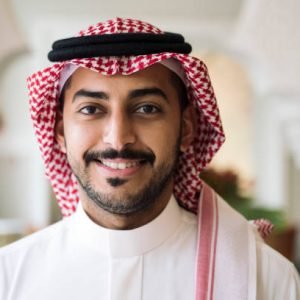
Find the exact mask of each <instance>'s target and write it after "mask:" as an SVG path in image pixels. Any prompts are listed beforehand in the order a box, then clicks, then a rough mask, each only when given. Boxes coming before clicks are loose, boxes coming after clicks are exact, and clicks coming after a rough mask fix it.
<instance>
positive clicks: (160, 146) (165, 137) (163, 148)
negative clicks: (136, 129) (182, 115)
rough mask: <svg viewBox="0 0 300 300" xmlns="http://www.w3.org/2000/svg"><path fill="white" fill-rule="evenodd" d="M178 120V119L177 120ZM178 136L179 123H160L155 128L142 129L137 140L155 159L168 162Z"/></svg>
mask: <svg viewBox="0 0 300 300" xmlns="http://www.w3.org/2000/svg"><path fill="white" fill-rule="evenodd" d="M178 120H179V119H178ZM179 135H180V123H179V121H176V122H174V121H171V120H170V121H169V122H162V123H161V124H157V125H156V126H152V127H151V126H148V127H146V128H144V131H143V133H141V132H140V134H139V139H140V141H141V142H142V144H143V145H145V146H147V147H148V148H150V149H151V150H152V151H153V152H154V154H155V155H156V157H157V159H159V160H169V159H170V158H171V157H172V156H173V155H174V147H175V145H176V143H177V141H178V137H179Z"/></svg>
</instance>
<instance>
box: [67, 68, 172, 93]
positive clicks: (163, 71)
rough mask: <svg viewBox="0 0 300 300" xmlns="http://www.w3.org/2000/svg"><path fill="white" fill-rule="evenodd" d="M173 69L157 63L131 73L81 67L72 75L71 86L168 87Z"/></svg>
mask: <svg viewBox="0 0 300 300" xmlns="http://www.w3.org/2000/svg"><path fill="white" fill-rule="evenodd" d="M171 78H172V71H170V70H169V69H168V68H166V67H164V66H163V65H161V64H159V63H157V64H154V65H152V66H150V67H148V68H145V69H143V70H141V71H138V72H135V73H132V74H130V75H122V74H119V73H117V74H115V75H110V76H107V75H103V74H101V73H98V72H95V71H92V70H90V69H87V68H83V67H79V68H78V69H77V70H76V71H75V72H74V73H73V75H72V77H71V87H72V88H76V87H78V88H79V87H88V86H90V87H92V86H94V85H104V86H107V85H114V86H118V87H122V86H123V84H124V87H130V86H132V85H133V86H137V87H138V86H143V85H146V86H151V85H153V86H159V87H162V88H163V87H165V88H167V87H168V86H170V81H171Z"/></svg>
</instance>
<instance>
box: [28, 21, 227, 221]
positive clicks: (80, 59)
mask: <svg viewBox="0 0 300 300" xmlns="http://www.w3.org/2000/svg"><path fill="white" fill-rule="evenodd" d="M189 51H190V46H189V45H188V44H186V43H185V42H184V39H183V37H182V36H180V35H177V34H169V33H164V32H162V31H161V30H159V29H158V28H156V27H154V26H152V25H150V24H148V23H145V22H141V21H137V20H131V19H121V18H117V19H115V20H109V21H107V22H103V23H98V24H96V25H95V26H90V27H89V28H88V29H87V30H86V31H81V32H80V34H79V37H75V38H71V39H67V40H62V41H58V42H56V43H55V44H54V45H53V51H51V53H50V54H51V55H50V54H49V57H50V58H51V60H53V61H58V63H56V64H54V65H52V66H51V67H50V68H47V69H45V70H43V71H41V72H37V73H35V74H34V75H32V76H31V77H30V78H29V79H28V86H29V89H30V103H31V115H32V119H33V122H34V126H35V129H36V134H37V137H38V141H39V143H40V148H41V150H42V154H43V158H44V161H45V166H46V174H47V176H48V177H49V178H50V180H51V183H52V185H53V188H54V192H55V193H56V195H57V198H58V202H59V205H60V207H61V209H62V212H63V214H64V215H69V214H71V213H72V212H73V211H74V210H75V208H76V203H77V201H78V199H79V192H80V191H81V190H82V188H81V187H80V185H78V181H77V179H76V178H75V176H74V174H73V172H72V169H71V167H72V168H73V170H74V173H75V174H76V176H77V177H78V179H79V181H81V185H82V186H87V187H86V190H87V191H88V192H90V195H92V194H95V193H94V192H97V193H98V192H99V188H98V187H99V186H98V184H100V183H99V182H97V183H95V182H94V181H93V180H94V179H93V178H94V177H95V176H94V175H93V176H91V174H96V172H97V171H96V170H98V169H97V167H96V165H97V163H96V161H97V160H99V159H100V160H101V155H104V153H106V152H103V151H104V150H108V149H111V150H113V151H117V152H114V154H112V152H110V154H109V155H111V157H110V158H109V157H108V156H107V157H105V159H106V160H109V159H112V155H114V156H118V155H120V151H121V154H122V155H123V156H124V155H125V156H127V157H123V158H121V159H128V158H132V157H128V156H132V154H133V152H132V151H134V152H135V155H136V154H137V151H138V152H139V154H141V153H140V151H142V154H141V155H145V154H146V153H147V155H146V156H147V159H148V160H147V159H145V158H144V157H143V158H137V157H134V158H133V159H136V160H137V161H138V163H137V164H136V165H132V166H131V168H132V169H134V168H138V166H139V167H140V169H139V170H140V171H141V173H140V175H141V177H143V178H138V177H139V176H137V177H135V179H134V180H128V179H127V178H125V179H124V178H121V177H122V176H121V175H120V174H121V171H116V172H119V173H116V174H117V175H118V176H112V174H108V176H106V177H109V178H110V179H108V178H106V179H105V180H104V179H103V177H101V180H100V182H101V184H102V186H103V187H104V186H105V187H107V189H108V190H109V191H112V190H113V191H114V193H115V194H114V195H116V196H117V197H119V199H120V197H121V196H120V195H121V194H118V192H119V191H124V192H127V193H128V194H130V193H131V191H132V190H131V189H128V190H126V188H125V187H126V186H128V187H129V186H130V184H131V182H132V183H133V182H135V185H136V186H138V188H139V191H141V190H142V188H144V187H145V186H146V182H149V180H150V178H151V179H154V178H159V180H157V182H165V183H164V184H163V185H162V186H163V187H166V186H167V187H169V188H171V186H172V183H171V182H172V176H171V175H170V174H172V172H173V170H174V166H176V168H175V175H174V179H173V180H174V185H173V192H174V195H175V197H176V198H177V200H178V201H179V202H180V204H181V205H182V206H184V207H186V208H187V209H190V210H192V211H195V212H196V211H197V206H198V196H199V192H200V190H201V180H200V179H199V173H200V171H201V170H202V169H203V168H204V167H205V166H206V164H207V163H208V162H209V161H210V160H211V158H212V157H213V155H214V153H215V152H216V151H217V150H218V149H219V148H220V146H221V144H222V143H223V141H224V134H223V131H222V126H221V122H220V118H219V115H218V109H217V104H216V101H215V97H214V93H213V89H212V87H211V83H210V79H209V76H208V73H207V70H206V67H205V65H204V64H203V62H201V61H200V60H198V59H197V58H194V57H192V56H189V55H188V54H187V53H188V52H189ZM169 59H171V60H173V61H175V62H176V63H177V64H178V65H179V66H180V69H181V76H180V77H181V78H182V79H183V81H184V82H185V86H186V90H187V98H188V99H189V103H190V106H191V107H192V108H193V110H194V118H193V117H189V118H188V119H189V121H192V119H193V120H195V128H194V129H195V130H194V137H193V138H192V139H191V140H190V141H189V143H187V144H182V141H183V140H184V137H185V134H184V128H185V122H184V120H185V119H184V116H185V115H187V114H189V115H190V116H191V115H192V113H191V109H187V110H184V109H183V108H180V105H179V103H180V102H179V100H178V94H179V92H180V91H179V90H177V89H176V87H178V86H179V85H178V84H176V83H175V84H174V78H176V79H175V81H176V80H178V79H177V77H174V76H176V75H174V74H173V73H172V71H170V70H168V69H167V68H165V67H164V66H162V65H161V64H163V63H164V62H165V61H167V60H169ZM68 65H74V66H76V68H78V67H82V68H84V69H85V70H83V69H82V68H81V69H80V68H79V69H78V70H77V71H76V72H75V73H74V74H73V76H72V79H71V82H70V86H69V88H67V89H66V91H65V102H64V111H63V114H62V116H63V118H62V119H61V120H62V122H60V118H59V117H57V111H58V110H57V106H58V99H59V94H60V89H61V87H60V86H59V83H60V80H61V77H62V74H63V72H64V70H65V68H66V67H67V66H68ZM153 70H154V71H153ZM87 71H90V72H89V75H88V76H90V74H93V75H91V76H94V77H95V81H97V82H98V84H99V86H101V85H102V84H104V82H105V84H107V85H108V86H109V88H108V89H107V90H106V91H105V92H106V93H107V94H108V95H104V94H102V96H109V98H110V100H107V99H105V100H104V99H103V100H101V101H102V102H101V103H104V104H103V105H105V106H103V107H102V106H101V108H105V109H107V110H108V111H109V112H112V111H113V114H114V118H110V119H109V118H108V119H105V120H106V121H107V122H106V123H105V125H103V126H100V127H99V129H98V130H99V131H95V130H94V129H93V130H90V129H89V130H88V128H90V127H86V130H85V131H84V135H83V134H79V133H78V132H79V131H76V130H75V129H74V130H73V129H70V128H71V127H70V124H71V122H72V121H74V120H75V116H76V117H77V118H78V120H82V119H81V118H82V117H83V118H87V119H88V118H90V117H91V112H92V115H94V110H95V108H91V107H87V108H84V109H83V110H81V111H80V112H77V113H74V114H73V115H70V112H72V110H71V109H72V108H73V107H74V105H76V104H78V103H79V102H80V101H83V100H82V99H83V98H84V97H82V95H81V96H80V97H79V96H78V97H75V98H76V99H75V100H73V101H72V98H74V96H75V94H76V90H75V87H76V88H77V89H82V88H90V89H94V88H95V87H94V86H88V84H87V86H86V87H83V86H80V84H81V83H82V82H84V78H87V74H85V76H83V73H84V72H87ZM151 72H153V73H151ZM150 73H151V76H150ZM79 76H81V80H80V81H78V80H77V79H78V78H79ZM141 78H142V79H143V80H142V81H144V82H146V81H147V80H148V81H149V82H152V84H154V85H157V87H158V89H160V90H161V91H163V93H165V94H166V95H167V97H164V96H162V95H163V94H162V93H160V92H158V91H157V89H156V87H155V89H156V91H155V90H152V92H154V94H155V97H154V98H155V99H159V100H160V102H161V103H162V107H163V108H166V107H167V103H168V102H167V101H166V99H165V98H167V99H169V97H170V95H171V94H174V95H175V96H174V97H173V96H172V97H171V98H172V99H173V100H174V99H175V98H176V101H175V103H174V105H172V110H168V113H167V114H164V113H159V112H158V110H156V109H155V105H153V106H154V107H152V106H143V107H136V109H135V108H134V107H133V106H130V105H129V103H134V102H138V101H137V99H136V98H135V97H133V100H134V101H129V100H128V99H130V98H132V95H133V96H134V93H133V94H130V93H131V92H132V91H134V90H136V89H137V88H139V87H138V84H137V82H142V81H141ZM146 78H147V80H146ZM166 78H167V79H168V80H167V79H166ZM90 79H91V78H90ZM179 80H180V79H179ZM100 81H101V84H100ZM79 82H81V83H80V84H79ZM89 82H91V80H89ZM117 82H118V84H117ZM123 82H126V85H125V84H123ZM133 82H135V83H134V84H133ZM75 83H76V84H75ZM136 84H137V86H136ZM97 86H98V85H97ZM121 87H124V88H121ZM98 89H99V88H98ZM98 89H96V91H98ZM180 90H181V91H184V90H185V89H182V88H180ZM100 91H101V92H102V90H100ZM146 94H147V93H146ZM159 94H160V95H159ZM184 94H185V93H184ZM90 95H91V94H90ZM85 96H86V95H85ZM98 96H99V95H98ZM102 96H101V97H102ZM130 96H131V97H130ZM148 96H149V95H148ZM89 98H92V99H93V101H94V100H95V99H94V97H89ZM84 99H86V97H85V98H84ZM115 99H119V102H114V100H115ZM151 99H152V98H151ZM164 99H165V100H164ZM78 100H80V101H78ZM126 100H128V101H126ZM140 101H142V100H140ZM155 101H158V100H155ZM70 103H71V104H72V105H73V106H70ZM115 103H118V106H115ZM125 103H127V104H126V105H125ZM110 105H113V109H112V107H110ZM130 109H131V110H130ZM95 111H96V112H98V111H99V110H98V108H97V109H96V110H95ZM85 112H86V113H87V114H84V113H85ZM115 114H116V115H115ZM163 114H164V118H160V116H162V115H163ZM108 115H109V114H108V113H105V116H108ZM144 115H146V116H147V117H146V118H145V117H144ZM97 116H98V115H97ZM133 116H139V117H137V118H134V122H132V119H130V118H132V117H133ZM140 116H142V117H140ZM129 117H130V118H129ZM155 118H156V119H155ZM162 119H164V120H165V121H164V122H165V123H164V122H163V120H162ZM56 120H58V123H57V124H59V122H60V124H61V126H60V128H61V130H60V131H59V130H58V131H57V133H59V132H60V135H58V134H57V133H56V134H55V132H54V131H55V130H54V128H55V122H56ZM85 120H86V119H85ZM112 120H113V121H112ZM137 120H139V122H138V124H139V125H141V126H136V125H134V127H133V126H132V125H131V124H136V121H137ZM166 120H168V121H166ZM102 121H103V119H101V118H100V119H99V120H97V121H96V120H94V119H93V118H92V120H89V121H87V122H85V123H84V124H85V126H90V125H91V124H94V123H96V122H99V123H101V122H102ZM121 121H122V124H123V125H122V126H120V124H121V123H120V122H121ZM129 121H130V122H129ZM152 121H153V122H152ZM118 122H119V123H118ZM147 122H149V123H147ZM146 123H147V124H148V125H147V126H143V125H145V124H146ZM82 124H83V123H81V125H82ZM101 124H102V123H101ZM107 124H108V125H107ZM129 124H130V125H129ZM162 124H164V126H162ZM73 125H74V123H73ZM156 126H157V127H156ZM96 127H97V126H95V128H96ZM123 127H124V128H123ZM57 128H59V126H57ZM74 128H75V127H74ZM82 128H83V127H82ZM93 128H94V127H93ZM141 128H142V129H143V130H141ZM154 129H155V130H154ZM119 131H120V132H121V133H122V134H121V135H120V134H119ZM76 132H77V134H78V135H77V138H78V137H80V139H81V141H82V143H80V145H79V146H77V147H76V146H75V143H74V140H75V138H74V139H73V138H72V136H75V133H76ZM111 132H116V133H117V134H111ZM136 132H137V133H136ZM133 133H134V134H133ZM97 136H98V139H97V138H96V137H97ZM116 136H117V137H118V138H117V139H116V140H114V139H115V138H116ZM88 137H89V140H87V138H88ZM120 137H121V138H120ZM124 137H125V138H124ZM123 139H124V140H125V142H124V141H122V140H123ZM127 139H128V141H126V140H127ZM96 140H98V141H96ZM57 141H60V142H59V143H58V142H57ZM122 149H130V150H131V153H130V154H129V152H127V153H126V154H125V153H124V152H123V153H122ZM179 149H180V150H181V151H179ZM99 151H100V152H99ZM126 151H128V150H126ZM178 153H179V154H178ZM66 154H68V159H67V155H66ZM106 155H108V154H107V153H106ZM176 155H177V156H178V159H177V160H176ZM73 156H74V157H73ZM102 159H104V157H102ZM118 159H120V158H118ZM68 160H69V161H68ZM145 160H146V161H145ZM69 162H70V163H71V166H70V164H69ZM104 163H106V162H104ZM99 164H101V162H99ZM99 164H98V165H99ZM109 164H110V163H109V162H108V166H106V167H109ZM111 166H112V165H111ZM101 167H102V166H100V167H99V168H101ZM113 167H115V166H113ZM120 167H121V168H123V165H122V164H121V165H120ZM125 167H126V166H125ZM161 167H162V168H163V170H164V171H163V172H162V171H161V169H159V168H161ZM103 168H104V167H103ZM158 170H159V171H158ZM140 171H139V172H140ZM123 172H125V171H123ZM119 175H120V176H119ZM154 175H156V176H154ZM101 176H102V175H101ZM133 177H134V176H133ZM133 177H132V178H133ZM81 178H82V179H81ZM170 178H171V179H170ZM102 179H103V180H102ZM152 186H155V184H152ZM161 189H162V190H164V188H161V187H160V188H158V189H157V190H158V191H159V190H161ZM136 192H138V191H136ZM158 194H159V193H158ZM95 199H97V197H96V198H95Z"/></svg>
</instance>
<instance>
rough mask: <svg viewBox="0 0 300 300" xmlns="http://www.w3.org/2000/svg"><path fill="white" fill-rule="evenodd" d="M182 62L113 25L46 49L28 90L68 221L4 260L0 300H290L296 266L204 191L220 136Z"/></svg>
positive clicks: (204, 87)
mask: <svg viewBox="0 0 300 300" xmlns="http://www.w3.org/2000/svg"><path fill="white" fill-rule="evenodd" d="M190 51H191V48H190V46H189V44H187V43H185V42H184V39H183V37H182V36H180V35H177V34H171V33H164V32H162V31H160V30H159V29H158V28H156V27H154V26H152V25H150V24H147V23H145V22H141V21H137V20H131V19H121V18H117V19H115V20H109V21H107V22H104V23H98V24H96V25H95V26H90V27H89V28H88V29H87V30H86V31H81V32H80V34H79V36H78V37H75V38H70V39H66V40H61V41H57V42H56V43H54V44H53V50H52V51H51V52H50V54H49V58H50V60H51V61H55V62H57V63H56V64H54V65H52V66H51V67H50V68H47V69H45V70H43V71H41V72H37V73H35V74H34V75H32V76H31V77H30V78H29V80H28V86H29V90H30V105H31V115H32V119H33V123H34V126H35V130H36V135H37V138H38V142H39V144H40V148H41V151H42V154H43V159H44V161H45V168H46V174H47V176H48V177H49V179H50V181H51V183H52V186H53V189H54V192H55V193H56V196H57V199H58V203H59V206H60V208H61V210H62V213H63V215H64V216H66V218H65V219H64V220H62V221H60V222H58V223H57V224H54V225H52V226H50V227H49V228H46V229H44V230H42V231H40V232H38V233H36V234H33V235H31V236H30V237H27V238H25V239H23V240H21V241H19V242H16V243H15V244H12V245H10V246H7V247H6V248H3V249H2V250H1V252H0V265H1V269H0V270H1V271H0V298H1V299H9V300H12V299H22V300H23V299H24V300H25V299H31V300H32V299H43V300H44V299H45V300H47V299H118V300H119V299H130V300H135V299H198V300H200V299H201V300H203V299H239V300H240V299H299V297H300V293H299V280H298V275H297V273H296V271H295V269H294V267H293V266H292V264H291V263H289V262H288V261H287V260H286V259H284V258H283V257H281V256H280V255H279V254H277V253H276V252H275V251H273V250H272V249H270V248H269V247H268V246H266V245H265V244H264V243H263V242H262V240H261V239H260V238H259V237H258V235H257V234H256V233H255V229H254V228H253V227H252V225H249V223H248V222H247V221H246V220H245V219H244V218H243V217H241V216H240V215H239V214H237V213H236V212H235V211H233V210H232V209H231V208H230V207H229V206H228V205H227V204H226V203H225V202H224V201H223V200H222V199H220V198H219V197H218V196H217V195H216V194H215V193H214V192H213V191H212V190H211V189H210V188H209V187H208V186H206V185H204V184H203V183H202V182H201V181H200V179H199V173H200V172H201V170H202V169H203V168H204V167H205V166H206V165H207V163H208V162H209V161H210V160H211V159H212V157H213V155H214V154H215V152H216V151H217V150H218V149H219V148H220V146H221V145H222V143H223V141H224V134H223V130H222V126H221V122H220V118H219V114H218V108H217V104H216V101H215V97H214V93H213V90H212V87H211V84H210V80H209V77H208V74H207V70H206V67H205V65H204V64H203V63H202V62H201V61H200V60H198V59H196V58H193V57H191V56H189V55H188V53H189V52H190ZM75 211H76V212H75ZM196 214H197V215H196ZM67 216H68V217H67Z"/></svg>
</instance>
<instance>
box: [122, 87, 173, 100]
mask: <svg viewBox="0 0 300 300" xmlns="http://www.w3.org/2000/svg"><path fill="white" fill-rule="evenodd" d="M148 95H150V96H151V95H155V96H160V97H162V98H163V99H164V100H166V101H167V102H169V101H168V97H167V95H166V94H165V93H164V92H163V91H162V90H161V89H159V88H156V87H153V88H142V89H136V90H133V91H131V92H130V93H129V95H128V98H129V99H134V98H139V97H144V96H148Z"/></svg>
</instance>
